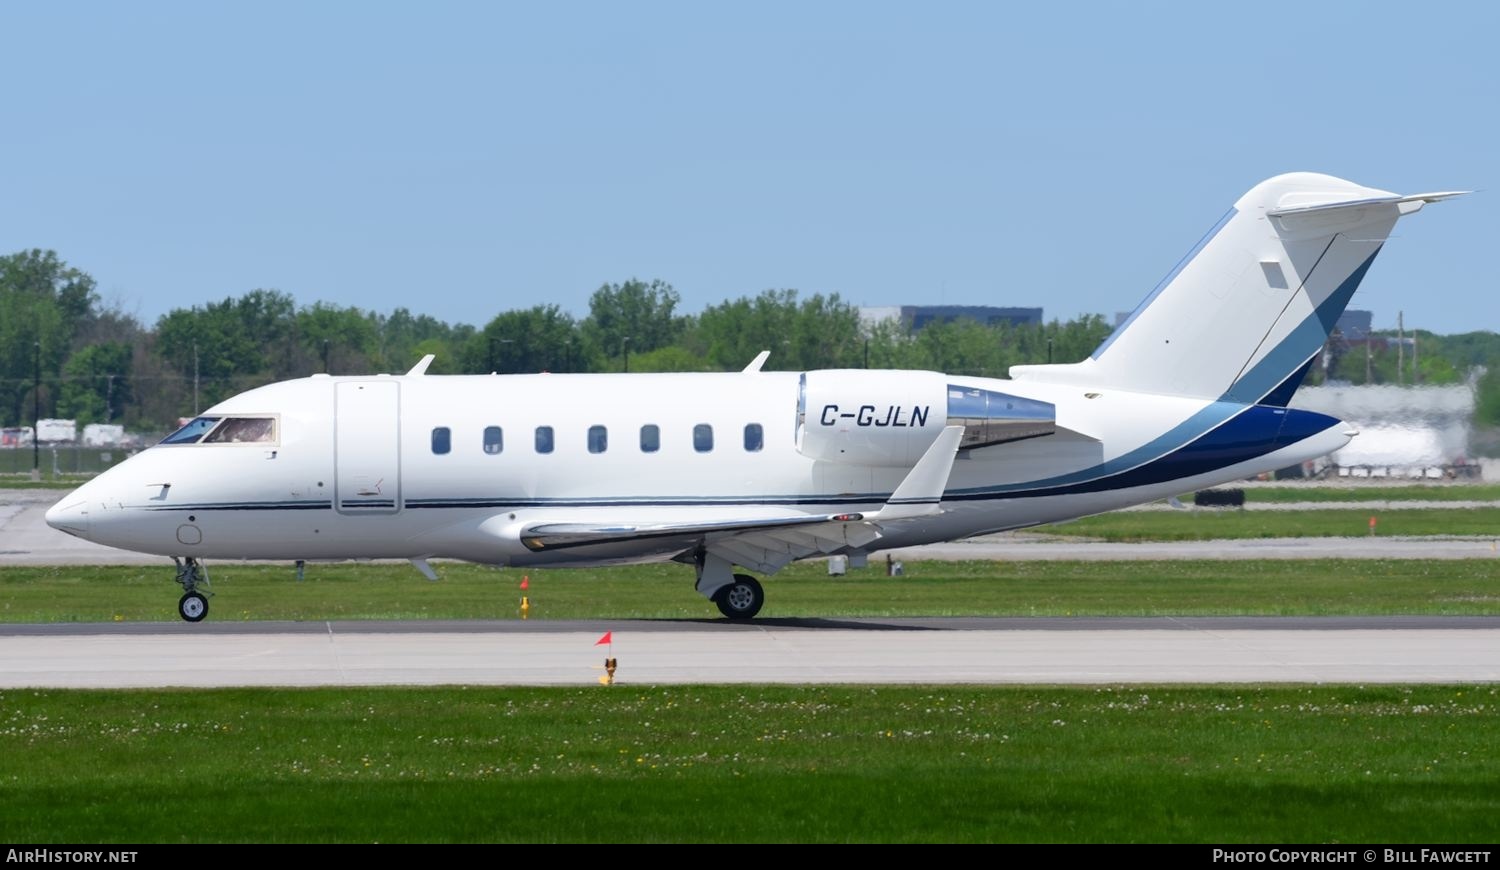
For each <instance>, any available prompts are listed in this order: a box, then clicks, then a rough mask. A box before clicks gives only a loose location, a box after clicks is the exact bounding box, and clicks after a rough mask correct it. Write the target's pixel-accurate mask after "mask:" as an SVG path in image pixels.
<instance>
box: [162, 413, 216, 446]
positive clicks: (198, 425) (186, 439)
mask: <svg viewBox="0 0 1500 870" xmlns="http://www.w3.org/2000/svg"><path fill="white" fill-rule="evenodd" d="M218 422H219V418H218V417H196V418H194V419H193V421H192V422H190V423H188V424H187V425H186V426H183V427H182V428H181V429H178V430H177V431H176V432H173V433H172V434H171V435H168V436H167V437H165V438H163V439H162V440H161V443H163V444H196V443H198V441H200V440H202V438H203V436H204V435H207V434H208V430H210V429H212V428H213V427H214V424H216V423H218Z"/></svg>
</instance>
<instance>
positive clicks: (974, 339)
mask: <svg viewBox="0 0 1500 870" xmlns="http://www.w3.org/2000/svg"><path fill="white" fill-rule="evenodd" d="M680 305H681V297H680V296H679V295H678V293H677V291H676V290H674V289H673V288H672V286H671V285H670V284H668V283H666V282H663V281H659V280H655V281H640V280H629V281H624V282H621V283H614V284H605V285H603V286H601V287H599V288H598V289H597V290H596V291H595V292H594V294H593V295H592V297H591V298H590V300H589V312H588V314H587V315H586V316H584V317H582V318H575V317H573V316H572V315H570V314H569V313H567V312H566V311H563V310H562V309H561V308H560V307H559V306H557V305H553V304H539V305H534V306H532V307H530V308H523V309H514V310H507V311H501V312H499V313H498V314H496V315H495V316H494V317H493V318H492V319H491V320H489V321H488V322H487V323H486V324H484V326H483V327H475V326H471V325H469V324H449V323H445V322H443V321H440V320H437V319H435V318H433V317H430V316H428V315H425V314H415V313H413V312H412V311H410V310H409V309H406V308H397V309H396V310H395V311H392V312H390V313H381V312H375V311H368V310H365V309H361V308H358V307H355V306H338V305H331V304H328V303H323V302H318V303H314V304H311V305H303V306H298V305H297V304H296V302H295V301H294V300H293V299H292V297H291V296H289V295H287V294H285V293H282V292H280V291H277V290H251V291H249V292H247V293H244V294H243V295H241V296H238V297H229V298H225V299H223V300H220V301H217V302H208V303H205V304H203V305H195V306H193V307H191V308H177V309H173V310H172V311H169V312H167V313H166V314H164V315H162V316H161V317H160V318H159V319H158V320H157V321H156V323H155V324H152V325H149V326H147V325H144V324H142V323H140V322H138V321H137V320H136V319H135V318H134V317H132V316H130V315H129V314H127V313H124V312H122V311H120V310H119V309H118V308H115V307H111V306H108V305H105V304H103V303H102V302H101V301H100V298H99V295H98V293H97V285H96V283H95V281H94V279H93V278H92V277H91V276H89V275H88V274H86V273H84V272H82V271H80V270H78V269H76V268H73V267H71V266H69V265H67V263H65V262H64V261H63V260H62V259H61V258H59V257H58V255H57V254H56V253H55V252H53V251H42V250H29V251H21V252H18V253H15V254H11V255H8V256H0V423H3V425H7V426H14V425H23V424H29V422H30V420H31V417H32V412H33V405H34V404H38V403H39V404H40V406H41V416H43V417H65V418H72V419H76V420H78V421H79V423H80V424H86V423H91V422H113V423H124V424H125V425H126V426H128V427H131V428H133V429H140V430H153V429H155V430H164V429H167V428H170V427H171V426H172V425H174V424H175V422H176V420H177V419H178V418H179V417H184V416H191V415H192V414H195V413H197V412H198V411H200V410H202V409H203V408H207V407H209V406H211V405H213V404H214V403H216V402H218V401H220V400H222V399H224V398H227V397H229V396H231V395H234V394H235V393H238V392H241V391H243V390H246V389H250V388H252V387H255V386H260V385H262V384H267V383H271V382H273V381H277V380H284V379H286V378H293V377H301V376H304V375H308V374H311V373H314V372H329V373H332V374H369V373H373V372H382V371H384V372H402V371H405V370H406V369H407V368H409V367H411V365H412V364H413V363H415V362H416V361H417V360H418V359H420V358H421V357H422V356H423V355H425V354H429V353H430V354H433V355H435V357H436V359H435V361H434V363H433V364H432V367H431V368H430V369H429V371H431V372H433V373H472V374H480V373H486V372H499V373H505V374H510V373H525V372H542V371H551V372H610V371H625V370H629V371H732V370H735V369H739V368H743V367H744V366H745V365H746V364H747V363H748V362H749V361H750V360H751V359H753V358H754V357H755V355H756V354H757V353H759V352H760V351H762V350H770V351H771V357H770V360H769V361H768V363H767V364H766V369H767V370H783V371H799V370H804V369H815V368H866V367H868V368H916V369H934V370H937V371H945V372H950V373H954V374H970V375H981V376H987V377H1005V376H1006V373H1007V371H1008V370H1009V369H1010V367H1011V366H1013V365H1018V364H1025V363H1045V362H1049V361H1055V362H1076V361H1078V360H1080V359H1083V358H1084V357H1086V356H1088V354H1089V353H1091V352H1092V351H1093V350H1094V348H1095V347H1097V346H1098V345H1099V343H1100V342H1101V341H1103V339H1104V338H1105V337H1106V336H1107V335H1108V334H1109V332H1110V329H1111V326H1110V324H1108V323H1107V322H1106V321H1105V319H1104V318H1103V317H1102V316H1100V315H1087V316H1084V317H1079V318H1075V319H1073V320H1068V321H1058V320H1054V321H1052V322H1050V323H1044V324H1024V325H1013V324H1010V323H1008V322H1002V323H997V324H981V323H979V322H977V321H974V320H968V319H958V320H953V321H949V322H933V323H929V324H928V325H926V326H925V327H924V328H923V329H921V330H919V331H916V332H913V331H911V330H910V329H909V326H908V325H907V324H904V323H902V322H900V321H895V320H886V321H879V322H874V323H864V322H862V321H861V319H860V316H859V311H858V308H857V307H856V306H854V305H852V304H850V303H848V302H845V301H844V300H842V299H841V298H840V297H839V296H838V295H837V294H830V295H823V294H818V293H815V294H812V295H804V294H801V293H799V292H797V291H795V290H766V291H764V292H762V293H760V294H759V295H756V296H747V297H741V298H738V299H732V300H728V301H725V302H721V303H719V304H717V305H711V306H709V307H707V308H705V309H703V310H702V311H700V312H698V313H696V314H691V313H684V312H682V311H681V310H680ZM1337 342H1338V339H1337V337H1335V339H1334V341H1331V342H1330V345H1329V349H1328V350H1329V353H1328V354H1327V356H1328V360H1329V365H1327V366H1323V365H1315V366H1314V367H1313V370H1312V372H1311V373H1310V375H1309V381H1310V382H1313V383H1317V382H1320V381H1321V380H1323V379H1324V378H1325V377H1326V378H1330V379H1337V380H1342V381H1348V382H1352V383H1364V382H1366V381H1367V380H1368V381H1371V382H1376V383H1396V382H1406V383H1411V382H1413V381H1420V382H1424V383H1449V382H1456V381H1458V380H1461V379H1462V378H1463V377H1465V376H1466V374H1467V372H1468V371H1469V370H1470V369H1471V368H1472V367H1473V366H1475V365H1485V364H1490V363H1491V362H1492V361H1494V360H1500V340H1497V338H1496V336H1495V335H1494V333H1469V334H1465V335H1461V336H1435V335H1431V334H1430V333H1422V334H1421V335H1420V336H1419V337H1418V342H1419V347H1420V349H1421V354H1422V356H1421V357H1420V361H1419V362H1418V363H1417V365H1416V367H1412V366H1410V365H1407V366H1403V367H1402V368H1401V369H1400V370H1399V371H1398V369H1397V354H1396V352H1395V351H1394V350H1393V349H1392V348H1391V347H1379V348H1375V347H1372V348H1371V349H1370V351H1369V359H1366V349H1365V348H1364V347H1359V348H1350V347H1340V346H1339V345H1338V343H1337ZM1489 370H1490V371H1491V372H1500V366H1495V365H1493V364H1490V365H1489ZM38 373H39V375H40V376H38ZM1481 388H1482V389H1481V399H1480V407H1481V411H1482V412H1483V413H1486V414H1489V415H1491V416H1493V417H1494V419H1493V420H1487V422H1492V423H1497V424H1500V377H1495V376H1487V377H1486V378H1485V379H1484V380H1482V381H1481ZM1486 390H1488V391H1491V392H1493V393H1494V394H1495V395H1494V397H1493V398H1492V399H1486V398H1485V396H1486V395H1487V393H1485V391H1486Z"/></svg>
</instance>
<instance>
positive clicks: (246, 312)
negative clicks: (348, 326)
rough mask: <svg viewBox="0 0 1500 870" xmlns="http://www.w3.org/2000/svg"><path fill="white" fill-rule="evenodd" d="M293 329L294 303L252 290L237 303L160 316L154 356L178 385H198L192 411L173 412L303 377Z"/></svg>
mask: <svg viewBox="0 0 1500 870" xmlns="http://www.w3.org/2000/svg"><path fill="white" fill-rule="evenodd" d="M295 326H296V305H295V303H294V302H293V301H292V298H291V297H290V296H288V295H286V294H285V293H281V292H279V291H276V290H252V291H251V292H249V293H246V294H245V295H244V296H241V297H240V298H238V299H235V298H233V297H230V298H228V299H225V300H223V301H221V302H210V303H209V304H207V305H205V306H202V307H201V308H200V307H198V306H194V307H192V308H187V309H184V308H178V309H174V310H172V311H169V312H168V313H166V314H164V315H162V318H161V319H160V320H158V321H157V324H156V349H157V352H158V353H159V354H160V355H161V356H162V358H163V359H165V360H166V361H168V362H169V363H170V365H171V368H172V369H173V370H174V371H175V372H177V373H178V375H179V376H180V377H181V378H183V379H184V381H187V382H192V381H194V380H195V379H196V381H197V383H198V385H199V397H198V402H197V405H198V407H197V408H196V409H195V408H192V407H183V408H182V409H181V410H180V411H179V414H181V415H183V416H186V415H187V414H190V413H194V412H195V411H196V410H201V409H202V408H206V407H208V406H210V405H212V404H214V403H215V402H218V401H221V400H223V399H225V398H228V397H229V396H231V395H233V394H235V393H237V392H240V391H242V390H245V389H248V388H250V387H252V386H258V385H260V384H264V383H268V382H270V381H273V380H280V379H282V378H287V377H292V376H294V375H298V374H307V373H308V371H307V368H306V363H305V357H304V355H303V354H301V353H296V352H295V351H297V350H299V348H297V347H296V345H295V344H294V343H293V341H292V336H293V334H294V330H295ZM299 360H301V362H300V364H299ZM299 369H300V370H299Z"/></svg>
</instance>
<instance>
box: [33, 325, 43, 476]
mask: <svg viewBox="0 0 1500 870" xmlns="http://www.w3.org/2000/svg"><path fill="white" fill-rule="evenodd" d="M33 365H34V367H33V372H34V374H35V378H34V379H33V381H32V384H31V479H32V480H41V479H42V343H41V342H40V341H38V342H37V343H36V352H35V356H34V357H33Z"/></svg>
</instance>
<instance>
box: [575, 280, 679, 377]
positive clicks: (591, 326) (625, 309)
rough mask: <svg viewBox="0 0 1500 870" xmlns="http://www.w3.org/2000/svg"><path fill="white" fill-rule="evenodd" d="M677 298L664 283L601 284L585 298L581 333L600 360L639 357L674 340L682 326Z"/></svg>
mask: <svg viewBox="0 0 1500 870" xmlns="http://www.w3.org/2000/svg"><path fill="white" fill-rule="evenodd" d="M680 301H681V297H679V296H678V295H677V291H676V290H673V289H672V285H671V284H668V283H666V282H664V281H652V282H651V283H649V284H647V283H646V282H644V281H638V280H636V279H634V278H632V279H631V280H629V281H626V282H625V283H623V284H605V285H603V286H602V287H600V288H599V289H598V290H595V291H594V295H593V296H592V297H590V298H589V316H588V319H587V320H585V321H584V323H583V334H584V337H585V338H586V339H587V341H588V343H589V345H590V346H591V348H592V350H593V352H594V353H597V354H599V355H601V356H603V357H604V358H612V357H616V356H623V354H624V352H625V351H626V348H627V345H628V350H629V352H630V353H632V354H641V353H646V352H648V351H653V350H656V349H657V348H659V347H665V346H667V345H669V344H671V343H672V342H674V341H676V339H677V337H678V336H679V335H681V334H682V331H683V327H684V326H685V325H686V324H685V322H684V320H683V318H681V317H678V316H677V315H676V313H675V312H676V309H677V303H678V302H680Z"/></svg>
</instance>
